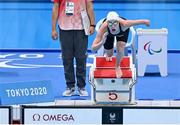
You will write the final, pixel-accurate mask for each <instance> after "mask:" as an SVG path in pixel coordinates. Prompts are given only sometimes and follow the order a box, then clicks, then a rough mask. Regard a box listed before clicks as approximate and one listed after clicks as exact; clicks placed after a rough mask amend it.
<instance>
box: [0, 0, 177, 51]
mask: <svg viewBox="0 0 180 125" xmlns="http://www.w3.org/2000/svg"><path fill="white" fill-rule="evenodd" d="M4 1H5V0H1V2H0V48H1V49H5V48H13V49H14V48H23V49H24V48H33V49H47V48H48V49H49V48H53V49H57V48H59V47H60V46H59V42H58V41H52V39H51V13H52V3H51V2H44V3H43V2H39V3H38V2H32V3H31V2H27V3H26V2H25V3H24V2H10V3H8V2H4ZM9 1H12V0H9ZM19 1H20V0H19ZM100 1H101V0H99V2H98V1H96V2H95V3H94V9H95V15H96V22H97V21H98V20H99V19H101V18H103V17H105V16H106V14H107V12H108V11H111V10H114V11H117V12H118V13H119V14H120V15H121V16H124V17H126V18H128V19H139V18H148V19H150V20H151V26H150V27H149V28H163V27H164V28H167V29H168V31H169V33H168V49H169V50H174V49H175V50H180V44H179V37H178V35H179V29H180V24H179V22H180V18H178V17H179V15H180V4H179V2H178V0H173V1H171V2H173V3H171V2H170V1H169V2H168V1H167V0H166V1H165V2H164V3H163V2H162V1H160V2H157V1H156V2H154V1H155V0H152V3H150V1H149V2H142V1H140V2H133V1H135V0H128V1H129V2H127V3H123V2H122V1H121V0H120V2H116V3H108V1H106V2H105V3H103V2H100ZM138 27H142V28H146V27H145V26H136V28H138ZM94 37H95V34H94V35H92V36H90V37H89V48H90V46H91V43H92V41H93V39H94Z"/></svg>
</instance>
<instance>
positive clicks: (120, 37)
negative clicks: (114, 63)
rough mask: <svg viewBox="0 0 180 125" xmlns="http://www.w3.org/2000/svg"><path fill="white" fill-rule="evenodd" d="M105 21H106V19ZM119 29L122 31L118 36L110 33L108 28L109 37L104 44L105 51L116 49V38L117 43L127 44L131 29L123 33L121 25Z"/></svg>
mask: <svg viewBox="0 0 180 125" xmlns="http://www.w3.org/2000/svg"><path fill="white" fill-rule="evenodd" d="M121 18H122V17H121ZM123 19H124V18H123ZM104 21H106V19H105V20H104ZM104 21H103V22H104ZM119 29H120V32H119V33H118V34H112V33H111V32H110V29H109V27H108V35H107V38H106V41H105V43H104V48H105V49H107V50H109V49H112V48H113V47H114V38H115V36H116V39H117V42H119V41H123V42H125V43H127V40H128V35H129V28H128V29H127V30H125V31H123V30H122V28H121V24H119Z"/></svg>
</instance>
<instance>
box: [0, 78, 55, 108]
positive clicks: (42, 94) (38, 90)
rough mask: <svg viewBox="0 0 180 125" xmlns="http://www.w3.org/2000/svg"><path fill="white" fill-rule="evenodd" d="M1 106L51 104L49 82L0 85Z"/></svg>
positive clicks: (52, 97)
mask: <svg viewBox="0 0 180 125" xmlns="http://www.w3.org/2000/svg"><path fill="white" fill-rule="evenodd" d="M0 92H1V93H0V99H1V104H2V105H12V104H29V103H40V102H53V101H54V94H53V90H52V86H51V82H50V81H31V82H17V83H4V84H0Z"/></svg>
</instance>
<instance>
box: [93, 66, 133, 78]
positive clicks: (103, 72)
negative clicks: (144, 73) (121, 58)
mask: <svg viewBox="0 0 180 125" xmlns="http://www.w3.org/2000/svg"><path fill="white" fill-rule="evenodd" d="M121 71H122V76H121V78H132V71H131V69H130V68H125V69H123V68H122V69H121ZM94 78H116V71H115V68H106V69H105V68H98V69H95V71H94Z"/></svg>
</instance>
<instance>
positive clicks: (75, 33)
mask: <svg viewBox="0 0 180 125" xmlns="http://www.w3.org/2000/svg"><path fill="white" fill-rule="evenodd" d="M60 43H61V50H62V59H63V65H64V75H65V80H66V85H67V87H70V88H71V87H74V86H75V83H76V80H77V86H78V87H79V88H82V87H85V85H86V82H85V81H86V58H87V46H88V36H86V35H85V33H84V30H61V29H60ZM74 58H75V64H76V68H74ZM75 72H76V73H75Z"/></svg>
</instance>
